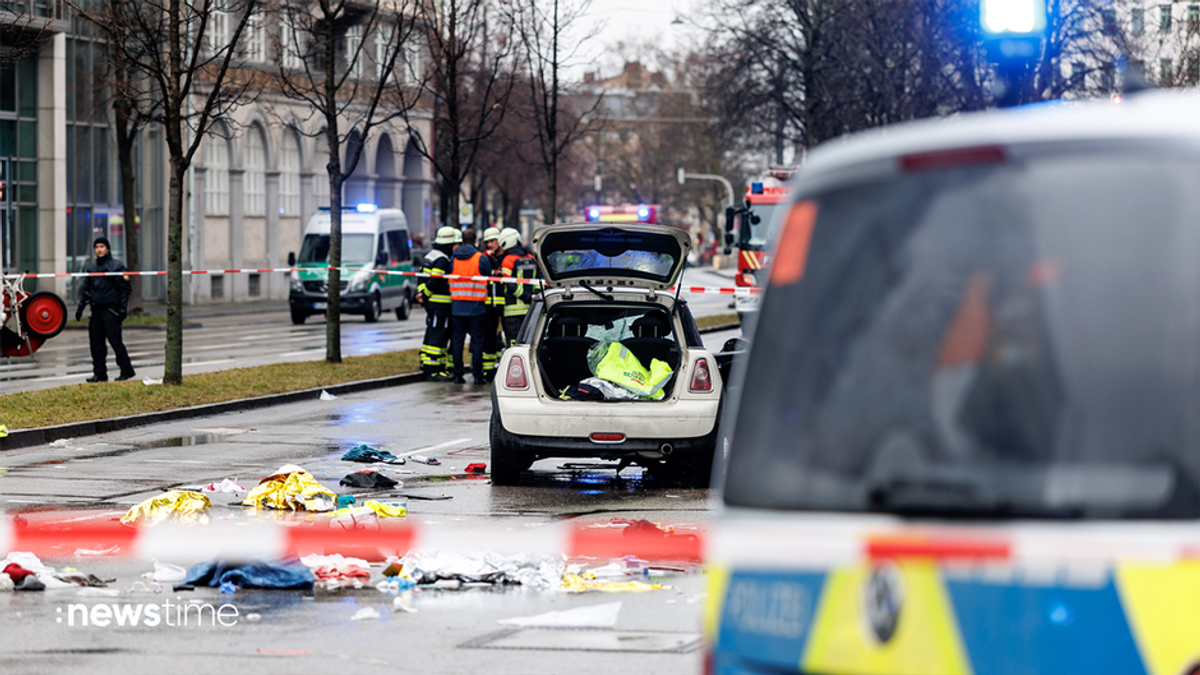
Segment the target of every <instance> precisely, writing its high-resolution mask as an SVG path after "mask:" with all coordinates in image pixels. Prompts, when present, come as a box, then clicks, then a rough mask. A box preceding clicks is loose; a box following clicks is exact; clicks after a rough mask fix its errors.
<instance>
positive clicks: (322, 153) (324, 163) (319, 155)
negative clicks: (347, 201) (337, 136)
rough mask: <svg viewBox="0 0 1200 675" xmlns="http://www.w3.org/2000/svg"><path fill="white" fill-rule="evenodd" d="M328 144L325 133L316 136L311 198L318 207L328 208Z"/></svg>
mask: <svg viewBox="0 0 1200 675" xmlns="http://www.w3.org/2000/svg"><path fill="white" fill-rule="evenodd" d="M328 166H329V143H327V142H326V139H325V131H324V130H322V131H321V133H319V134H317V142H316V149H314V150H313V196H314V197H316V199H317V206H318V207H322V206H323V207H325V208H329V169H328Z"/></svg>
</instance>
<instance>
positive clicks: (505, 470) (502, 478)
mask: <svg viewBox="0 0 1200 675" xmlns="http://www.w3.org/2000/svg"><path fill="white" fill-rule="evenodd" d="M505 436H507V434H506V433H505V431H504V427H503V425H501V424H500V413H499V411H497V410H496V409H495V408H492V421H491V424H490V425H489V426H488V440H489V441H490V442H491V446H492V485H517V484H519V483H520V482H521V472H522V471H524V470H525V469H528V468H529V466H530V465H531V464H532V463H533V462H532V461H531V458H530V457H529V456H528V455H527V454H526V453H523V452H520V451H518V450H516V449H514V448H513V447H512V445H511V444H510V443H508V442H507V441H506V439H505Z"/></svg>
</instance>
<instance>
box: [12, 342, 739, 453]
mask: <svg viewBox="0 0 1200 675" xmlns="http://www.w3.org/2000/svg"><path fill="white" fill-rule="evenodd" d="M737 327H738V324H737V323H728V324H722V325H719V326H709V327H708V328H701V329H700V333H701V334H706V333H716V332H718V331H723V330H729V329H731V328H737ZM424 381H425V374H424V373H405V374H403V375H391V376H389V377H380V378H376V379H374V380H359V381H358V382H346V383H344V384H335V385H330V386H328V387H317V388H314V389H304V390H302V391H291V392H286V393H282V394H268V395H267V396H256V397H255V398H243V399H237V400H235V401H224V402H222V403H207V404H205V405H196V406H191V407H188V408H175V409H172V410H161V411H159V412H152V413H145V414H142V415H129V416H127V417H114V418H112V419H99V420H90V421H87V422H72V423H70V424H59V425H57V426H52V427H37V428H35V429H15V430H13V431H10V432H8V436H7V437H6V438H0V452H4V451H5V450H16V449H18V448H28V447H31V446H34V445H45V444H47V443H50V442H52V441H54V440H57V439H59V438H78V437H80V436H93V435H95V434H103V433H108V432H110V431H120V430H122V429H127V428H129V427H140V426H144V425H147V424H157V423H159V422H173V421H175V420H184V419H191V418H193V417H207V416H209V415H220V414H222V413H227V412H238V411H242V410H253V409H255V408H267V407H270V406H273V405H280V404H283V403H296V402H299V401H305V400H311V399H313V398H316V397H317V396H320V395H321V391H322V390H324V391H327V392H329V393H331V394H334V395H335V396H336V395H339V394H352V393H354V392H358V391H369V390H372V389H383V388H386V387H396V386H400V385H405V384H415V383H417V382H424Z"/></svg>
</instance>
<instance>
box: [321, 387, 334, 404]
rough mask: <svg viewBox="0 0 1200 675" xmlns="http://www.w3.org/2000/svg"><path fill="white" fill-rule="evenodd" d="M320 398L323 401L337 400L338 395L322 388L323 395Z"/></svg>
mask: <svg viewBox="0 0 1200 675" xmlns="http://www.w3.org/2000/svg"><path fill="white" fill-rule="evenodd" d="M319 398H320V400H322V401H336V400H337V397H336V396H334V395H333V394H331V393H329V392H327V391H325V390H324V389H322V390H321V396H320V397H319Z"/></svg>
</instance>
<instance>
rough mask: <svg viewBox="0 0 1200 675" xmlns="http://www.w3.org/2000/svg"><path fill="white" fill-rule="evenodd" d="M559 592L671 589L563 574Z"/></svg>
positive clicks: (589, 574) (584, 574)
mask: <svg viewBox="0 0 1200 675" xmlns="http://www.w3.org/2000/svg"><path fill="white" fill-rule="evenodd" d="M558 588H559V590H561V591H563V592H564V593H587V592H588V591H601V592H604V593H644V592H645V591H657V590H660V589H664V588H671V587H670V586H664V585H663V584H648V583H645V582H642V581H599V580H597V579H596V577H595V575H593V574H591V573H583V574H564V575H563V578H562V583H561V584H559V587H558Z"/></svg>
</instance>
